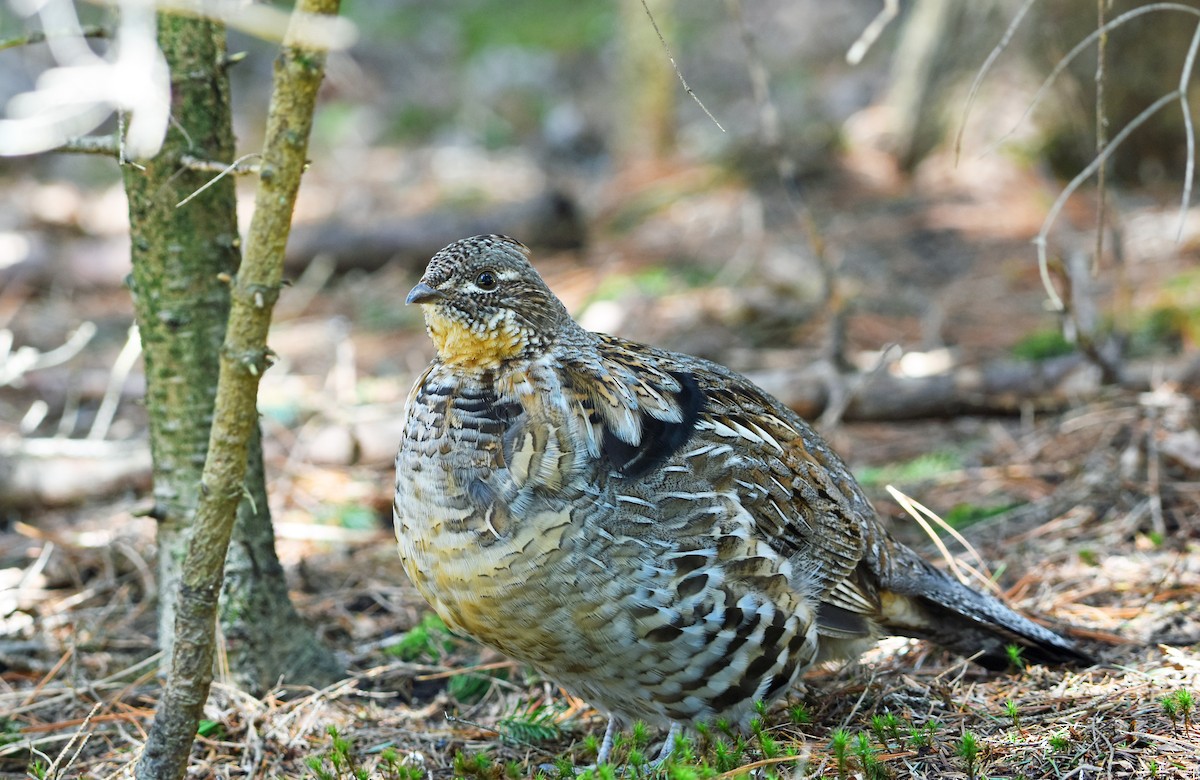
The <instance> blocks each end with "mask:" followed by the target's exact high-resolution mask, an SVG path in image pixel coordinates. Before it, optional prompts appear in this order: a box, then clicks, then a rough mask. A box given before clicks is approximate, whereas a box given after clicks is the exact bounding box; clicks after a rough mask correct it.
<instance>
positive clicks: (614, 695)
mask: <svg viewBox="0 0 1200 780" xmlns="http://www.w3.org/2000/svg"><path fill="white" fill-rule="evenodd" d="M526 254H527V251H526V249H525V248H524V247H523V246H522V245H520V244H519V243H517V242H515V241H513V240H512V239H509V238H505V237H502V236H476V237H474V238H469V239H465V240H462V241H458V242H456V243H454V244H451V245H450V246H448V247H446V248H445V249H443V250H442V251H441V252H439V253H438V254H437V255H435V256H434V258H433V259H432V260H431V261H430V263H429V267H428V269H427V270H426V272H425V275H424V277H422V280H421V283H420V284H418V285H417V286H416V287H415V288H414V289H413V291H412V292H411V293H410V294H409V297H408V302H409V303H420V304H422V306H423V308H424V312H425V318H426V322H427V324H428V327H429V333H430V335H431V337H432V338H433V341H434V343H435V345H436V347H437V357H436V358H435V359H434V361H433V363H432V365H430V366H429V368H428V369H427V370H426V371H425V373H424V374H422V375H421V377H420V378H419V379H418V380H417V383H416V386H415V387H414V388H413V390H412V394H411V395H410V397H409V399H408V406H407V423H406V427H405V433H404V440H403V442H402V443H401V446H400V453H399V455H398V456H397V459H396V502H395V515H396V533H397V537H398V539H399V543H400V555H401V558H402V559H403V561H404V566H405V570H406V571H407V572H408V575H409V577H411V579H412V581H413V583H414V584H415V585H416V587H417V588H418V590H420V592H421V593H422V595H424V597H425V598H426V599H427V600H428V601H429V603H430V604H431V605H432V606H433V608H434V609H435V610H436V611H437V613H438V614H439V615H440V616H441V617H442V619H443V620H445V622H446V624H447V625H448V626H450V627H451V628H453V629H454V630H456V631H460V632H463V633H465V634H468V635H470V636H473V637H475V638H476V639H478V640H479V641H481V642H483V643H485V644H487V645H490V646H492V647H494V648H496V649H498V650H500V651H501V652H503V653H505V654H507V655H509V656H512V657H513V658H516V659H518V660H521V661H524V662H526V663H529V664H531V665H532V666H534V667H535V668H537V669H538V670H540V671H541V672H543V673H544V674H546V675H547V676H549V677H550V678H552V679H554V680H556V681H557V682H558V683H560V684H561V685H563V686H564V687H566V688H567V689H568V690H570V691H572V692H574V693H575V694H577V695H579V696H581V697H583V698H584V699H586V700H588V701H589V702H591V703H592V704H594V705H595V706H597V707H599V708H601V709H603V710H606V711H607V712H609V713H611V714H613V715H615V716H617V717H620V718H624V719H635V718H640V719H643V720H645V721H648V722H650V723H654V724H662V725H667V724H680V723H682V724H691V723H696V722H703V721H709V720H712V719H715V718H725V719H728V720H729V721H730V722H733V723H745V722H746V721H747V720H748V719H749V718H751V717H752V716H753V713H754V703H755V702H756V701H759V700H770V699H772V698H775V697H777V696H779V695H781V694H782V693H784V692H785V691H786V690H787V689H788V688H789V687H790V686H791V685H792V683H793V682H794V681H795V679H796V677H797V676H798V675H799V674H800V672H802V671H803V670H804V669H806V668H807V667H809V666H810V665H812V664H813V663H814V662H816V661H819V660H824V659H827V658H838V657H847V656H853V655H856V654H857V653H858V652H860V651H861V650H862V649H864V648H865V647H867V646H869V645H870V643H872V642H873V641H874V640H875V639H877V638H878V637H879V636H881V635H885V634H902V635H905V636H913V637H919V638H924V639H930V640H933V641H935V642H937V643H939V644H942V645H945V646H947V647H949V648H951V649H953V650H956V651H958V652H960V653H963V654H966V655H975V654H977V653H979V654H981V655H980V656H979V660H980V661H981V662H982V663H984V664H985V665H989V666H997V665H999V666H1002V665H1004V664H1005V663H1006V654H1005V649H1004V648H1005V646H1006V645H1007V644H1010V643H1016V644H1020V645H1022V646H1024V647H1025V648H1026V652H1025V657H1026V658H1028V659H1030V660H1033V661H1051V662H1059V661H1080V660H1083V656H1082V654H1081V653H1080V652H1079V651H1078V650H1076V649H1075V647H1074V645H1073V643H1072V642H1070V641H1069V640H1067V639H1065V638H1063V637H1061V636H1059V635H1058V634H1056V633H1054V632H1052V631H1049V630H1047V629H1045V628H1042V627H1041V626H1038V625H1036V624H1035V623H1032V622H1031V621H1029V620H1027V619H1026V618H1024V617H1021V616H1020V615H1017V614H1016V613H1014V612H1013V611H1011V610H1010V609H1008V608H1007V607H1005V606H1004V605H1003V604H1001V603H1000V602H999V601H997V600H996V599H994V598H992V597H991V596H987V595H984V594H981V593H978V592H976V591H973V590H971V589H969V588H967V587H966V586H964V585H962V584H960V583H959V582H958V581H957V580H955V579H953V578H951V577H949V576H947V575H946V574H943V573H942V572H941V571H939V570H937V569H935V568H933V567H932V566H930V565H929V564H927V563H926V562H925V561H923V560H922V559H921V558H919V557H918V556H917V555H916V554H915V553H913V552H912V551H911V550H909V549H908V548H906V547H904V546H903V545H900V544H899V543H897V542H895V541H894V540H892V539H891V538H890V537H889V536H888V535H887V533H886V532H885V531H884V530H883V529H882V527H881V526H880V525H879V523H878V520H877V519H876V515H875V512H874V510H873V509H872V508H871V505H870V503H869V502H868V501H867V499H866V497H865V496H864V495H863V493H862V490H861V489H860V488H859V486H858V484H857V483H856V482H855V481H854V478H853V477H852V476H851V474H850V472H849V471H848V470H847V468H846V466H845V464H844V463H843V462H842V461H841V459H839V458H838V456H837V455H836V454H835V453H833V452H832V451H831V450H830V449H829V447H828V445H826V443H825V442H824V441H823V440H822V439H821V438H820V437H819V436H818V435H817V433H816V432H815V431H813V429H812V428H811V427H809V426H808V425H807V424H806V423H805V422H804V421H803V420H801V419H800V418H799V417H798V416H796V415H795V414H794V413H793V412H792V411H790V410H789V409H787V408H786V407H785V406H783V405H782V404H781V403H779V402H778V401H777V400H775V399H774V398H772V397H770V396H769V395H767V394H766V393H765V392H763V391H762V390H761V389H759V388H758V387H756V386H755V385H754V384H752V383H751V382H750V381H749V380H747V379H746V378H744V377H742V376H740V375H738V374H736V373H734V372H732V371H730V370H728V369H726V368H724V367H722V366H719V365H717V364H715V363H712V362H709V361H706V360H701V359H699V358H695V357H690V356H688V355H681V354H676V353H672V352H666V351H664V350H660V349H655V348H653V347H647V346H643V345H640V344H634V343H631V342H628V341H624V340H622V339H618V338H614V337H612V336H607V335H603V334H597V333H590V332H588V331H586V330H584V329H583V328H581V327H580V326H579V325H577V324H576V323H575V322H574V321H573V320H572V319H571V317H570V316H569V314H568V313H567V311H566V309H565V308H564V307H563V305H562V303H560V302H559V300H558V299H557V298H556V297H555V296H554V294H553V293H552V292H551V291H550V290H549V288H547V287H546V285H545V284H544V283H543V281H542V280H541V278H540V277H539V276H538V274H537V272H536V271H534V269H533V267H532V266H531V265H530V264H529V262H528V260H527V257H526Z"/></svg>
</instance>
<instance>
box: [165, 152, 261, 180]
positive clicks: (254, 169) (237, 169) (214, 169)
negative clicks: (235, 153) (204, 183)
mask: <svg viewBox="0 0 1200 780" xmlns="http://www.w3.org/2000/svg"><path fill="white" fill-rule="evenodd" d="M251 157H262V155H261V154H259V153H257V152H252V153H250V154H244V155H242V156H241V157H239V158H237V159H236V160H234V161H233V162H232V163H224V162H217V161H216V160H203V159H201V158H199V157H193V156H192V155H190V154H185V155H183V156H182V157H180V158H179V162H180V163H181V164H182V165H183V166H184V167H186V168H187V169H188V170H189V171H198V172H200V173H220V174H229V173H234V174H238V175H241V174H248V173H258V166H257V165H242V163H243V162H245V161H246V160H247V159H249V158H251Z"/></svg>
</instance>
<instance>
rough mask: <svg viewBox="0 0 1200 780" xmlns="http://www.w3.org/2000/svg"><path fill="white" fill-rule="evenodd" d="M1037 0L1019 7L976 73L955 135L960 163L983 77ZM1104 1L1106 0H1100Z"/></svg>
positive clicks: (955, 149) (1006, 46)
mask: <svg viewBox="0 0 1200 780" xmlns="http://www.w3.org/2000/svg"><path fill="white" fill-rule="evenodd" d="M1034 2H1036V0H1025V2H1024V3H1022V4H1021V7H1020V8H1019V9H1017V13H1016V15H1015V16H1013V19H1012V21H1011V22H1009V23H1008V29H1006V30H1005V31H1004V35H1003V36H1001V37H1000V42H999V43H997V44H996V45H995V47H993V48H992V51H991V53H989V54H988V56H987V59H986V60H984V61H983V64H982V65H980V66H979V72H978V73H976V74H975V80H974V81H972V82H971V89H970V91H969V92H968V93H967V103H966V105H965V106H963V113H962V121H961V122H960V123H959V125H958V134H957V135H956V136H955V137H954V162H955V164H957V163H958V158H959V155H960V154H961V153H962V140H963V133H964V132H966V129H967V116H968V115H969V114H970V113H971V106H972V105H974V103H975V96H976V95H977V94H979V88H980V86H982V85H983V79H984V77H985V76H987V74H988V72H989V71H991V69H992V66H993V65H995V64H996V60H997V59H999V58H1000V54H1001V53H1002V52H1003V51H1004V50H1005V49H1007V48H1008V44H1009V42H1011V41H1012V37H1013V35H1014V34H1015V33H1016V32H1017V27H1019V26H1020V25H1021V20H1022V19H1024V18H1025V14H1026V13H1027V12H1028V11H1029V9H1030V7H1031V6H1032V5H1033V4H1034ZM1100 2H1104V0H1100Z"/></svg>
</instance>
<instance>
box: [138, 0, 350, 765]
mask: <svg viewBox="0 0 1200 780" xmlns="http://www.w3.org/2000/svg"><path fill="white" fill-rule="evenodd" d="M336 9H337V2H336V0H333V1H332V2H330V1H329V0H325V1H324V2H305V1H304V0H301V2H300V3H299V4H298V6H297V13H302V12H304V11H307V12H308V13H312V12H323V13H335V12H336ZM293 23H294V22H293ZM159 41H160V45H161V46H162V48H163V51H164V53H165V54H166V57H167V61H168V63H169V64H170V66H171V71H172V74H173V78H172V86H173V90H172V115H173V116H174V117H175V119H176V123H175V124H173V126H172V130H171V133H170V135H169V137H168V139H167V144H166V145H165V146H164V148H163V151H162V152H161V153H160V155H159V156H158V157H156V158H155V159H154V160H152V161H150V162H149V163H147V164H146V165H145V167H144V168H141V169H139V168H134V167H130V166H127V167H126V174H125V178H126V187H127V190H128V192H129V201H130V219H131V222H132V228H131V230H132V233H133V260H134V274H133V278H132V280H131V288H132V289H133V292H134V297H135V301H136V307H137V315H138V323H139V327H140V328H142V340H143V345H144V349H145V353H146V366H147V405H148V407H149V412H150V418H151V421H152V422H151V429H152V430H151V448H152V452H153V454H154V458H155V467H154V469H155V472H154V477H155V496H156V503H157V509H156V516H157V517H158V519H159V521H160V523H161V527H160V539H161V541H162V545H161V547H160V558H161V559H162V563H161V565H160V574H161V576H162V581H163V584H164V586H165V588H166V590H165V592H164V594H163V610H162V611H163V613H164V614H163V616H162V618H161V619H160V627H161V628H162V629H163V631H162V635H161V641H162V644H163V645H164V651H165V654H166V657H168V658H169V662H168V666H167V674H168V679H167V686H166V690H165V691H164V694H163V697H162V699H161V700H160V702H159V707H158V710H157V711H156V714H155V720H154V725H153V727H152V729H151V731H150V735H149V738H148V740H147V744H146V748H145V751H144V753H143V755H142V758H141V760H140V761H139V763H138V765H137V770H136V773H137V776H138V777H139V778H179V777H182V776H183V775H184V773H185V771H186V769H187V760H188V754H189V752H190V747H191V744H192V740H193V738H194V736H195V733H196V728H197V725H198V723H199V720H200V715H201V712H202V709H203V706H204V702H205V700H206V699H207V697H208V691H209V686H210V684H211V682H212V677H213V658H214V654H215V633H216V632H215V627H216V626H215V623H216V616H217V611H218V602H219V596H220V595H221V593H222V585H223V572H224V570H225V567H226V556H227V554H228V556H229V564H228V565H229V572H230V576H229V579H228V580H225V581H224V585H225V587H224V595H225V598H224V599H221V600H220V601H221V603H222V617H223V620H222V623H223V628H224V629H225V636H226V640H227V642H228V643H229V648H228V650H229V658H230V666H231V669H233V670H234V673H235V676H236V677H237V680H236V682H239V683H241V684H242V685H244V686H246V687H248V688H250V689H251V690H259V691H260V690H263V689H265V688H266V687H269V686H270V685H272V684H274V683H275V682H276V680H277V679H278V678H279V677H283V676H288V675H291V676H290V677H289V679H290V681H292V682H299V681H303V682H309V683H316V684H321V683H324V682H327V681H329V680H330V679H332V678H334V677H335V676H336V675H337V674H338V673H339V671H340V669H339V668H338V666H337V664H336V663H334V661H333V658H332V656H331V654H330V653H328V651H326V650H324V649H323V648H321V647H320V646H319V645H318V644H317V643H316V641H315V639H314V638H313V636H312V634H311V633H310V632H308V631H307V630H306V629H305V628H304V627H303V625H302V624H301V623H300V621H299V620H298V619H297V616H296V614H295V611H294V609H293V608H292V606H291V604H290V602H289V601H288V600H287V590H286V584H285V582H284V579H283V576H282V569H281V568H280V566H279V563H278V560H277V558H276V557H275V551H274V540H273V534H272V532H271V526H270V518H269V514H268V512H267V500H266V490H265V487H264V479H263V466H262V452H261V444H260V440H259V430H258V412H257V407H256V397H257V390H258V380H259V378H260V377H261V376H262V372H263V371H264V370H265V369H266V368H267V366H268V365H269V362H270V361H269V352H268V350H267V348H266V335H267V330H268V328H269V325H270V315H271V306H272V305H273V303H274V301H275V299H276V297H277V296H278V292H279V287H280V277H281V267H282V258H283V245H284V243H286V241H287V231H288V224H289V221H290V217H291V212H292V205H293V203H294V200H295V193H296V190H297V189H298V187H299V180H300V173H301V171H302V169H303V165H304V162H305V151H306V149H307V143H308V134H309V129H310V126H311V114H312V108H313V104H314V103H315V96H316V90H317V86H318V85H319V83H320V80H321V75H322V66H323V63H324V57H323V55H322V54H321V53H315V52H312V51H306V50H302V49H295V48H292V47H290V46H288V45H287V42H286V40H285V47H284V50H283V53H282V54H281V56H280V58H279V61H278V62H277V64H276V85H275V93H274V96H273V98H272V108H271V115H270V117H269V120H268V138H267V142H266V149H265V152H264V156H263V162H262V166H261V181H260V185H259V193H258V202H257V207H258V210H257V212H256V214H255V217H254V220H253V222H252V225H251V240H250V242H249V245H248V247H247V252H246V259H245V261H244V262H243V263H242V264H241V267H240V269H239V268H238V238H237V235H238V234H237V227H236V218H235V216H234V215H235V211H234V193H233V185H232V182H231V181H230V180H229V179H228V178H226V179H223V180H221V181H219V182H217V183H216V184H214V185H213V186H210V187H209V188H208V189H207V190H205V191H204V192H203V193H201V194H199V195H198V196H197V197H195V198H194V199H192V200H191V201H189V202H188V203H187V204H186V205H185V206H184V207H183V208H177V207H176V204H177V203H179V202H180V201H181V200H183V199H184V198H185V197H187V196H188V195H191V194H192V193H193V192H195V191H196V190H197V189H198V188H199V187H200V186H201V185H202V184H204V183H205V182H206V181H207V180H208V179H209V178H210V176H211V174H198V173H193V172H190V171H188V170H187V169H186V167H185V166H183V165H182V164H181V158H182V157H183V155H185V154H187V155H190V156H192V157H199V158H201V159H209V160H229V159H232V156H233V136H232V130H231V115H230V108H229V98H228V92H229V87H228V79H227V78H226V75H225V73H224V70H223V68H224V62H225V44H224V30H223V29H222V28H221V27H219V26H217V25H215V24H212V23H209V22H207V21H205V20H200V19H184V18H180V17H174V16H169V15H161V16H160V17H159ZM231 293H232V295H231ZM227 322H228V327H227V326H226V323H227ZM218 375H219V381H217V382H214V379H215V378H216V377H217V376H218ZM214 387H215V393H214ZM235 519H236V520H237V524H236V529H235V527H234V526H235ZM231 537H232V539H233V543H232V545H231V544H230V540H231Z"/></svg>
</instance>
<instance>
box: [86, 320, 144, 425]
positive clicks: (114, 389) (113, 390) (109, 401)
mask: <svg viewBox="0 0 1200 780" xmlns="http://www.w3.org/2000/svg"><path fill="white" fill-rule="evenodd" d="M141 354H142V340H141V339H140V338H139V337H138V329H137V323H134V324H133V325H130V326H129V335H128V336H127V337H126V338H125V346H123V347H121V352H120V353H119V354H118V355H117V359H116V360H115V361H113V367H112V371H110V372H109V374H108V386H107V387H106V388H104V398H102V399H101V401H100V408H99V409H97V410H96V420H95V421H94V422H93V423H92V429H91V430H90V431H88V435H87V437H88V439H89V440H90V441H100V440H101V439H103V438H104V437H105V436H107V435H108V427H109V426H110V425H111V424H112V421H113V417H114V416H115V415H116V413H117V406H118V404H120V403H121V388H123V387H124V386H125V380H126V379H128V378H129V372H130V371H132V370H133V364H134V363H136V362H137V359H138V357H139V356H140V355H141Z"/></svg>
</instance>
